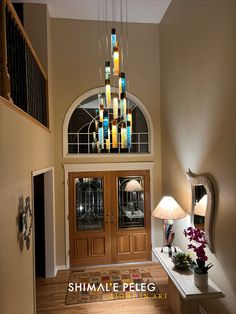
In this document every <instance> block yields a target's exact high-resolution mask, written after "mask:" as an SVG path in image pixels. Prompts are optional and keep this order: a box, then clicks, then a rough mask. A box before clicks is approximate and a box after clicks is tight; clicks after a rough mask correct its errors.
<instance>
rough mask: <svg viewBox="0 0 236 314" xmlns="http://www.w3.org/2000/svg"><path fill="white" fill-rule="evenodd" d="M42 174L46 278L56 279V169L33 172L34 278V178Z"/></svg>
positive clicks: (50, 168)
mask: <svg viewBox="0 0 236 314" xmlns="http://www.w3.org/2000/svg"><path fill="white" fill-rule="evenodd" d="M40 174H44V202H45V203H44V206H45V208H44V214H45V218H44V223H45V276H46V278H50V277H55V276H56V273H57V269H56V232H55V182H54V167H49V168H44V169H40V170H36V171H32V209H33V250H34V251H33V256H34V257H33V259H34V262H33V263H34V277H35V230H34V177H36V176H37V175H40Z"/></svg>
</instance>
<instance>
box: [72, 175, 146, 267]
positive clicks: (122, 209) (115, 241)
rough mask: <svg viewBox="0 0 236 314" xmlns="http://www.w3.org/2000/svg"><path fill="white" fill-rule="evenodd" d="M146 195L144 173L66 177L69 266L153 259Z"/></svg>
mask: <svg viewBox="0 0 236 314" xmlns="http://www.w3.org/2000/svg"><path fill="white" fill-rule="evenodd" d="M131 181H132V182H131ZM129 182H130V184H129V185H128V183H129ZM149 195H150V187H149V171H146V170H143V171H109V172H99V171H97V172H86V173H83V172H77V173H74V172H73V173H70V174H69V231H70V250H69V254H70V266H71V267H76V266H85V265H99V264H111V263H118V262H133V261H145V260H149V259H151V240H150V196H149Z"/></svg>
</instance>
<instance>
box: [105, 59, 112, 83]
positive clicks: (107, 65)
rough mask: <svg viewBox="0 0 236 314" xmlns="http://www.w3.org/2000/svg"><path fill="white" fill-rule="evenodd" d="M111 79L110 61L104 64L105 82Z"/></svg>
mask: <svg viewBox="0 0 236 314" xmlns="http://www.w3.org/2000/svg"><path fill="white" fill-rule="evenodd" d="M110 79H111V66H110V61H106V62H105V80H110Z"/></svg>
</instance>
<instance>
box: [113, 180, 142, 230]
mask: <svg viewBox="0 0 236 314" xmlns="http://www.w3.org/2000/svg"><path fill="white" fill-rule="evenodd" d="M143 187H144V178H143V176H138V177H119V178H118V227H119V228H132V227H144V191H143Z"/></svg>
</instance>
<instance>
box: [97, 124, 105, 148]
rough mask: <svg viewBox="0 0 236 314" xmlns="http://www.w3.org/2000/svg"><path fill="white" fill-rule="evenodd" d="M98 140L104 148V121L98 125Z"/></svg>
mask: <svg viewBox="0 0 236 314" xmlns="http://www.w3.org/2000/svg"><path fill="white" fill-rule="evenodd" d="M98 141H99V146H100V147H101V148H102V149H104V131H103V123H102V122H99V125H98Z"/></svg>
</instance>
